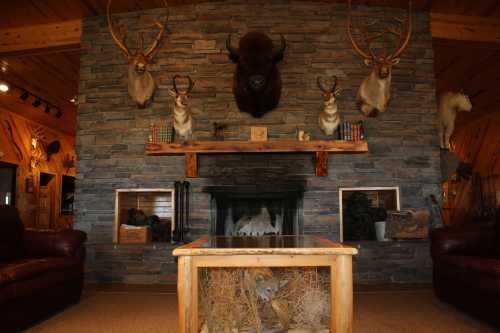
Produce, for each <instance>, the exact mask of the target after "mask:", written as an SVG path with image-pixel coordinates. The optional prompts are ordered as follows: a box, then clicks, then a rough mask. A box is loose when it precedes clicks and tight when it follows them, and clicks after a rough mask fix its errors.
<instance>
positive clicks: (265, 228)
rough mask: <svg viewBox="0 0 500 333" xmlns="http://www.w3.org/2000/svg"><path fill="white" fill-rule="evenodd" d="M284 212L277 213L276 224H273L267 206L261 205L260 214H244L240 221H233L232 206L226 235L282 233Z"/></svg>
mask: <svg viewBox="0 0 500 333" xmlns="http://www.w3.org/2000/svg"><path fill="white" fill-rule="evenodd" d="M282 216H283V213H281V214H276V220H275V225H274V226H273V225H272V224H271V215H270V214H269V211H268V210H267V208H264V207H261V209H260V212H259V214H257V215H254V216H248V215H243V216H242V217H241V218H240V219H238V221H233V218H232V212H231V208H229V214H228V215H227V217H226V222H225V227H226V230H225V235H226V236H264V235H281V234H282V233H283V218H282Z"/></svg>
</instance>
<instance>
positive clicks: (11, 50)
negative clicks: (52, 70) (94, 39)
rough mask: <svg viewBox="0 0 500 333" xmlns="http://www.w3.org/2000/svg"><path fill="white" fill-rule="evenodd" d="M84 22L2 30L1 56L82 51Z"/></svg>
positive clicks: (0, 32)
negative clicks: (81, 42)
mask: <svg viewBox="0 0 500 333" xmlns="http://www.w3.org/2000/svg"><path fill="white" fill-rule="evenodd" d="M81 34H82V20H71V21H63V22H58V23H52V24H44V25H33V26H26V27H18V28H9V29H1V30H0V56H12V55H32V54H43V53H49V52H58V51H63V50H65V51H66V50H75V49H80V37H81Z"/></svg>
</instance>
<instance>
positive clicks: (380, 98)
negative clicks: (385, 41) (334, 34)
mask: <svg viewBox="0 0 500 333" xmlns="http://www.w3.org/2000/svg"><path fill="white" fill-rule="evenodd" d="M395 20H396V21H397V22H398V23H399V24H400V25H401V27H400V28H399V29H398V28H395V27H389V28H386V29H384V30H382V31H379V32H376V33H372V34H371V35H369V34H368V32H367V28H368V27H371V26H374V25H378V23H379V22H378V21H374V22H372V23H370V24H367V25H365V26H364V27H362V28H360V30H361V32H362V35H363V37H364V41H365V43H366V44H367V46H368V51H365V50H363V49H362V48H361V47H360V46H359V45H358V43H357V42H356V41H355V40H354V38H353V36H352V18H351V0H349V14H348V23H347V35H348V36H349V39H350V40H351V43H352V46H353V48H354V50H355V51H356V52H357V53H358V54H359V55H360V56H361V57H362V58H363V60H364V63H365V65H367V66H370V67H372V72H371V73H370V75H369V76H368V77H366V78H365V79H364V81H363V83H361V86H360V87H359V90H358V96H357V99H358V103H359V104H360V106H361V112H362V113H363V114H364V115H365V116H367V117H376V116H377V115H378V114H379V113H381V112H384V111H385V108H386V106H387V102H388V101H389V99H390V97H391V90H390V89H391V77H392V66H394V65H397V64H398V63H399V61H400V58H399V57H400V56H401V54H402V53H403V51H404V50H405V49H406V47H407V46H408V43H409V41H410V37H411V33H412V19H411V0H409V1H408V17H407V19H406V20H401V19H398V18H395ZM404 23H406V28H405V29H404V30H403V25H404ZM386 34H391V35H395V36H396V37H397V38H398V42H397V49H396V51H395V52H394V53H392V54H389V53H388V52H387V49H386V48H384V51H383V53H382V54H381V55H376V54H375V52H374V51H373V47H372V45H371V44H372V42H373V41H375V40H377V39H379V38H380V37H382V36H384V35H386Z"/></svg>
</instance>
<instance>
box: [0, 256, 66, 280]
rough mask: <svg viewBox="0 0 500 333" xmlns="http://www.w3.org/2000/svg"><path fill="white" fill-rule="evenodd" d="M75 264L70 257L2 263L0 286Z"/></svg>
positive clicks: (0, 265) (0, 267) (0, 266)
mask: <svg viewBox="0 0 500 333" xmlns="http://www.w3.org/2000/svg"><path fill="white" fill-rule="evenodd" d="M72 265H74V261H73V260H71V259H68V258H43V259H22V260H15V261H10V262H6V263H2V264H0V287H1V286H4V285H6V284H8V283H13V282H17V281H20V280H26V279H31V278H34V277H36V276H38V275H41V274H44V273H46V272H48V271H58V270H63V269H66V268H68V267H71V266H72Z"/></svg>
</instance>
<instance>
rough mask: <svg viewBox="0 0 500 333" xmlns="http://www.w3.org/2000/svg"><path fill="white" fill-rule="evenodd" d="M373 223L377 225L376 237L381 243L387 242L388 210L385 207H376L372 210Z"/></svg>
mask: <svg viewBox="0 0 500 333" xmlns="http://www.w3.org/2000/svg"><path fill="white" fill-rule="evenodd" d="M371 216H372V221H373V223H374V225H375V235H376V236H377V240H378V241H379V242H386V241H388V240H389V239H388V238H386V237H385V222H386V220H387V210H386V209H385V208H384V207H374V208H372V210H371Z"/></svg>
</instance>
